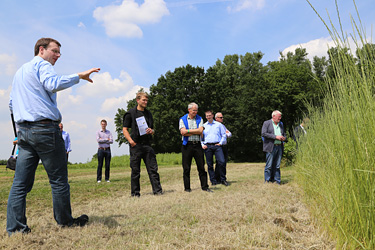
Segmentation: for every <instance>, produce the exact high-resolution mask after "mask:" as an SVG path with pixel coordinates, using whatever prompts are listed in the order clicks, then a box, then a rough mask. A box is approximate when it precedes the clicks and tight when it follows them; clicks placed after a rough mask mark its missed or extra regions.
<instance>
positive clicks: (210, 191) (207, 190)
mask: <svg viewBox="0 0 375 250" xmlns="http://www.w3.org/2000/svg"><path fill="white" fill-rule="evenodd" d="M202 190H203V191H206V192H208V193H213V192H214V191H212V190H211V189H209V188H207V189H202Z"/></svg>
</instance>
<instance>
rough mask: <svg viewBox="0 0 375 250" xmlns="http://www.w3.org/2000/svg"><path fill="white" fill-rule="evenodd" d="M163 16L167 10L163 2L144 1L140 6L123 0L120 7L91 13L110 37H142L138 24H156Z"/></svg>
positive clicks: (99, 9)
mask: <svg viewBox="0 0 375 250" xmlns="http://www.w3.org/2000/svg"><path fill="white" fill-rule="evenodd" d="M165 15H169V10H168V8H167V6H166V3H165V2H164V1H163V0H145V1H144V3H143V4H141V5H139V4H138V3H136V2H135V1H134V0H123V2H122V4H121V5H109V6H106V7H98V8H96V9H95V10H94V13H93V16H94V18H95V19H96V20H97V21H99V22H103V25H104V27H105V29H106V33H107V35H108V36H110V37H142V36H143V32H142V30H141V28H140V27H139V25H140V24H149V23H157V22H159V21H160V19H161V18H162V17H163V16H165Z"/></svg>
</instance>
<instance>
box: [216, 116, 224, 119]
mask: <svg viewBox="0 0 375 250" xmlns="http://www.w3.org/2000/svg"><path fill="white" fill-rule="evenodd" d="M216 118H220V119H224V117H222V116H221V117H220V116H218V117H216Z"/></svg>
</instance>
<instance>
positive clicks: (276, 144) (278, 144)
mask: <svg viewBox="0 0 375 250" xmlns="http://www.w3.org/2000/svg"><path fill="white" fill-rule="evenodd" d="M274 145H275V146H281V145H282V144H274Z"/></svg>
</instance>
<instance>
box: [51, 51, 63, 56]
mask: <svg viewBox="0 0 375 250" xmlns="http://www.w3.org/2000/svg"><path fill="white" fill-rule="evenodd" d="M51 51H52V52H53V53H54V54H56V55H60V56H61V53H60V51H58V50H55V49H52V50H51Z"/></svg>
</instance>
